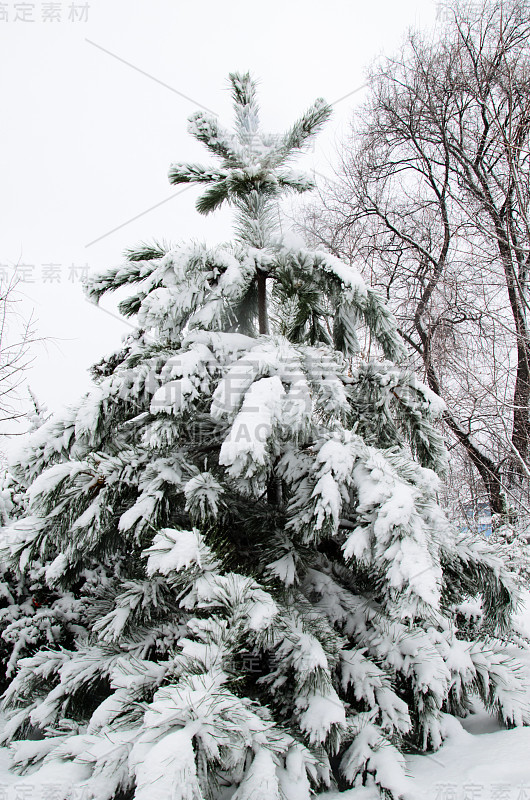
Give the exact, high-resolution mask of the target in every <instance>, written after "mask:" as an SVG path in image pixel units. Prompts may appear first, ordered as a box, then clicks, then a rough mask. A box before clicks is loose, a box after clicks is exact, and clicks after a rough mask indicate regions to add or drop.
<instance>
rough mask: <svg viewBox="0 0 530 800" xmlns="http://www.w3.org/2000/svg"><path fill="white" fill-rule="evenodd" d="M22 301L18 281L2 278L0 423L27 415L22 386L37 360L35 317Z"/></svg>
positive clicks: (0, 308)
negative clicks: (24, 312) (33, 352)
mask: <svg viewBox="0 0 530 800" xmlns="http://www.w3.org/2000/svg"><path fill="white" fill-rule="evenodd" d="M20 302H21V301H20V298H19V297H17V293H16V281H15V280H14V279H10V280H7V281H5V280H2V281H0V424H5V423H8V422H10V421H14V420H18V419H21V418H23V417H26V416H27V414H26V412H25V411H24V410H22V408H21V405H20V399H21V398H20V389H21V387H22V386H23V385H24V382H25V376H26V370H27V368H28V367H29V366H30V364H31V362H32V360H33V359H32V357H31V355H30V345H31V344H32V342H34V341H35V337H34V330H33V320H32V318H30V319H29V320H28V319H25V318H24V317H23V315H22V314H21V313H20V312H19V310H18V304H19V303H20ZM9 435H13V431H10V434H9Z"/></svg>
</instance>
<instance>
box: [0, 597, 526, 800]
mask: <svg viewBox="0 0 530 800" xmlns="http://www.w3.org/2000/svg"><path fill="white" fill-rule="evenodd" d="M517 625H518V630H519V631H520V632H521V633H522V634H524V635H526V636H527V637H530V592H525V595H524V597H523V604H522V606H521V609H520V611H519V613H518V615H517ZM510 649H511V650H512V651H513V653H514V655H517V656H518V657H519V658H521V657H522V659H523V660H524V661H525V662H526V663H528V665H529V666H530V650H527V651H522V650H519V651H518V652H515V651H516V648H510ZM447 719H448V734H449V735H448V738H447V739H446V741H445V743H444V745H443V747H441V748H440V750H438V751H437V752H436V753H433V754H429V755H415V756H408V757H407V766H408V771H409V774H410V779H411V791H410V794H409V796H408V797H407V798H406V800H530V727H528V728H515V729H513V730H503V729H501V728H500V727H499V725H498V724H497V721H496V720H495V719H493V718H492V717H491V716H490V715H488V714H487V713H486V712H485V711H484V710H483V709H480V708H479V707H478V706H477V708H476V710H475V712H474V713H473V714H472V715H471V716H470V717H468V718H467V719H465V720H461V721H459V720H457V719H454V718H449V717H448V718H447ZM9 762H10V756H9V751H8V750H7V749H6V748H0V800H86V794H84V793H83V790H82V789H81V788H80V787H78V788H76V789H72V784H73V783H75V782H76V781H82V780H83V778H85V777H86V772H85V770H86V768H83V767H82V766H81V765H74V764H64V763H59V762H50V763H48V764H45V765H44V766H43V767H42V768H41V769H40V770H38V771H37V772H34V773H33V774H30V775H24V776H19V775H15V774H13V772H11V771H10V770H9ZM319 800H378V797H377V792H375V791H374V790H373V789H364V788H363V789H350V790H349V791H347V792H324V793H323V794H320V795H319Z"/></svg>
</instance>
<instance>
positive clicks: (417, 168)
mask: <svg viewBox="0 0 530 800" xmlns="http://www.w3.org/2000/svg"><path fill="white" fill-rule="evenodd" d="M529 37H530V11H529V7H528V5H527V4H526V3H523V2H521V3H519V2H510V3H502V2H492V3H490V4H489V5H486V6H484V7H483V8H482V10H481V12H480V13H479V14H473V13H471V12H470V11H469V9H466V7H465V6H464V5H463V4H460V3H456V4H455V5H454V6H453V8H452V19H451V21H450V22H449V23H448V24H447V26H446V28H445V30H444V31H443V33H442V35H441V38H438V39H437V40H436V41H434V40H433V41H430V40H429V39H428V38H426V37H424V36H420V35H419V34H417V33H411V34H409V36H408V38H407V40H406V42H405V45H404V47H403V49H402V51H401V52H400V54H399V56H398V57H397V58H393V59H389V58H387V59H384V60H383V61H382V62H380V63H378V65H377V66H375V67H374V68H372V70H371V73H370V84H371V92H370V97H369V99H368V101H367V103H366V105H365V106H364V108H363V110H362V111H361V113H360V114H359V115H358V118H357V119H356V121H355V122H354V124H353V126H352V131H351V136H350V138H349V141H348V142H347V144H346V146H345V147H344V149H343V151H342V154H341V160H340V164H339V168H338V170H337V174H336V180H335V181H334V182H330V183H329V185H328V186H327V188H326V189H325V190H324V191H323V193H322V194H321V198H320V203H317V204H316V206H314V207H313V208H312V209H310V210H309V211H308V213H307V215H306V218H305V223H304V225H305V228H306V231H307V230H308V231H309V232H310V234H311V236H312V238H313V239H316V240H318V241H321V242H323V243H325V244H326V246H327V247H330V248H331V249H332V250H334V251H335V253H337V254H338V255H341V256H342V257H349V258H350V259H351V260H354V261H355V262H356V263H359V261H360V260H362V261H363V262H364V265H363V266H364V270H365V272H369V273H370V274H371V278H372V283H373V284H375V285H379V286H380V287H381V289H382V290H383V291H384V292H385V293H386V294H387V297H388V298H389V300H390V303H391V305H392V306H393V309H394V311H395V313H396V314H397V316H398V318H399V320H400V325H401V330H402V335H403V338H404V339H405V341H406V342H407V344H408V346H409V348H410V353H411V356H412V358H413V359H414V360H416V362H417V364H418V363H419V365H420V366H422V368H423V370H424V374H425V378H426V380H427V382H428V385H429V386H430V388H431V389H432V390H433V391H435V392H436V393H438V394H439V395H441V396H442V397H443V398H444V400H445V401H446V403H447V411H446V414H445V423H446V425H447V428H448V430H449V431H450V433H451V436H452V437H453V439H454V441H455V442H456V443H458V445H459V446H460V447H461V448H463V450H464V452H465V454H466V456H467V458H468V459H469V461H470V462H471V463H472V465H473V467H474V468H475V469H476V470H477V471H478V474H479V475H480V478H481V480H482V483H483V485H484V487H485V493H486V497H487V500H488V502H489V504H490V507H491V510H492V512H493V513H495V514H498V515H503V516H504V517H505V516H506V514H507V513H508V506H511V507H512V508H513V507H516V506H517V505H519V506H520V505H521V504H522V503H523V504H524V502H525V500H524V497H523V495H524V491H525V488H524V487H527V485H528V481H527V478H528V476H529V474H530V473H529V468H528V465H529V463H530V424H529V405H530V336H529V328H528V324H529V323H528V308H529V306H528V303H529V294H528V289H529V269H530V217H529V203H530V61H529V51H528V41H529Z"/></svg>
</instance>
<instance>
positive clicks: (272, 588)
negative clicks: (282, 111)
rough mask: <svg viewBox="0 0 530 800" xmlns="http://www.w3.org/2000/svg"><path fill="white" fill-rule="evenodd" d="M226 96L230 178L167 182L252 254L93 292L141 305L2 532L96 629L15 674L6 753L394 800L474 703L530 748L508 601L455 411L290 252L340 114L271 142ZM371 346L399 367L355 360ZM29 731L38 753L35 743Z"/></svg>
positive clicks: (349, 299) (331, 263) (201, 136)
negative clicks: (365, 792) (462, 628)
mask: <svg viewBox="0 0 530 800" xmlns="http://www.w3.org/2000/svg"><path fill="white" fill-rule="evenodd" d="M230 83H231V89H232V95H233V100H234V108H235V117H236V124H235V128H234V132H233V133H231V132H228V131H226V130H224V129H223V128H221V127H220V125H219V124H218V122H217V120H215V119H213V118H212V117H209V116H207V115H205V114H204V113H203V112H198V113H196V114H194V115H193V116H192V118H191V121H190V130H191V133H192V134H193V135H194V136H195V137H196V138H197V139H198V140H199V141H200V142H202V143H203V144H204V145H205V146H206V147H207V149H208V150H209V151H210V152H211V153H212V154H213V155H214V156H216V157H217V158H218V162H219V166H217V167H202V166H199V165H197V164H186V165H176V166H173V167H172V168H171V170H170V180H171V182H172V183H200V184H205V186H206V191H205V192H204V194H203V195H202V196H201V198H200V199H199V201H198V203H197V208H198V210H199V211H200V212H201V213H209V212H210V211H213V210H214V209H216V208H217V207H218V206H220V205H221V204H222V203H223V202H226V203H228V204H229V205H230V206H231V207H232V208H233V209H234V211H235V215H236V221H237V224H236V228H235V238H234V240H233V243H231V244H225V245H221V246H218V247H206V246H203V245H200V244H191V245H189V244H186V245H179V246H176V247H165V246H162V245H158V244H154V245H143V246H141V247H139V248H137V249H136V250H133V251H130V252H129V253H128V255H127V260H126V262H125V264H123V265H122V266H120V267H118V268H117V269H113V270H110V271H108V272H106V273H104V274H102V275H100V276H97V277H95V278H94V279H93V280H92V281H91V282H90V283H89V285H88V287H87V291H88V294H89V296H90V297H91V298H92V299H94V300H95V301H98V300H99V298H100V297H101V296H102V295H104V294H105V293H107V292H111V291H114V290H116V289H118V288H120V287H125V286H129V285H131V286H132V285H135V286H136V288H135V291H134V294H133V295H132V296H130V297H129V298H128V299H126V300H123V301H122V302H121V304H120V309H121V312H122V313H123V314H124V315H126V316H127V317H131V318H133V319H135V320H136V322H137V325H138V330H137V332H136V333H135V334H133V335H131V336H129V338H128V339H127V340H126V341H125V343H124V346H123V348H122V349H121V350H120V351H119V352H118V353H116V354H115V355H114V356H112V357H110V358H109V359H107V360H105V361H103V362H101V363H100V364H98V365H96V367H95V368H94V375H95V377H96V383H97V386H96V388H95V389H94V390H93V391H92V392H90V393H89V394H88V395H87V396H85V397H84V398H83V399H82V400H81V402H80V403H79V404H78V405H77V406H76V407H72V408H70V409H68V410H67V411H66V412H65V413H64V414H63V415H62V416H56V417H54V418H52V419H51V420H49V421H48V422H47V423H46V424H45V425H43V426H41V427H40V428H39V429H38V430H36V431H35V432H34V433H33V434H32V435H31V436H30V438H29V439H28V441H27V442H26V443H25V446H24V448H23V450H22V452H21V454H20V456H19V459H18V462H17V464H16V466H15V469H16V474H17V476H18V479H19V480H21V481H23V482H24V483H25V484H26V485H27V487H28V488H27V498H28V503H29V507H28V513H27V515H26V516H25V518H24V519H23V520H21V521H18V522H15V523H14V524H12V525H11V526H10V527H9V528H8V529H7V530H6V531H5V532H4V542H5V545H4V546H5V548H9V549H10V552H11V563H12V564H13V565H14V566H16V567H17V568H18V569H19V570H20V571H21V572H24V571H25V570H27V569H29V568H30V567H31V565H32V564H33V563H35V562H36V561H42V562H44V563H45V564H46V573H45V574H46V579H47V581H48V585H49V587H50V589H60V590H61V591H62V592H66V591H68V592H70V593H71V595H72V597H74V598H77V599H79V598H82V599H83V603H84V612H83V615H84V616H83V624H82V625H80V626H79V629H78V632H77V634H75V640H74V642H63V643H62V644H61V645H58V644H56V645H55V646H54V645H53V644H52V645H49V646H47V647H42V648H40V649H38V650H37V651H36V652H35V653H34V654H33V655H32V656H31V657H29V658H25V659H22V661H21V662H20V664H19V669H18V672H17V674H16V676H15V678H14V679H13V681H12V682H11V684H10V686H9V688H8V690H7V692H6V696H5V707H6V708H7V709H10V710H11V713H12V717H11V719H10V720H9V721H8V723H7V728H6V732H5V734H4V741H11V742H12V743H13V750H14V763H15V764H16V765H17V766H18V768H19V769H20V770H22V771H23V770H24V769H29V768H30V767H32V766H34V765H35V764H37V763H38V762H39V760H41V759H46V760H47V761H50V760H59V761H74V762H77V763H78V764H79V765H80V769H82V770H83V774H82V776H81V777H82V779H83V781H84V784H83V786H84V789H85V791H86V792H87V795H86V796H87V797H93V798H97V800H110V798H118V797H120V798H121V797H127V798H129V797H131V798H132V797H134V798H136V800H162V799H163V800H166V798H168V797H171V798H173V800H214V798H215V800H217V799H218V798H221V799H224V800H275V799H276V800H280V799H281V800H309V798H310V797H311V796H313V793H314V792H315V791H318V790H319V789H322V788H325V787H326V786H329V785H331V786H334V787H337V786H338V787H339V788H343V787H346V786H352V785H355V786H358V785H362V784H368V785H376V786H377V787H379V790H380V792H381V794H382V795H386V796H390V797H393V798H398V797H401V796H402V794H403V792H404V791H405V789H406V778H405V776H404V770H403V764H404V759H403V755H402V752H403V751H404V750H407V749H410V748H411V747H414V748H420V749H428V748H437V747H438V746H439V745H440V743H441V741H442V739H443V737H444V731H445V729H446V717H445V715H446V713H463V714H465V713H466V710H467V709H468V708H469V706H470V700H471V698H472V696H473V695H476V694H478V695H479V696H480V697H481V698H482V700H483V701H484V703H486V705H487V706H488V708H491V709H492V710H493V711H495V712H496V713H497V714H498V715H499V716H500V717H501V718H502V719H503V720H504V721H505V723H506V724H507V725H519V724H524V723H526V722H527V721H528V719H529V711H528V706H527V695H526V690H525V680H524V678H523V676H522V675H521V673H520V668H519V667H518V666H517V664H516V663H514V662H513V661H512V660H511V659H510V658H509V657H508V656H507V654H506V652H505V650H504V645H505V643H506V641H507V640H510V638H511V636H512V629H511V623H510V614H511V611H512V608H513V603H514V586H513V583H512V578H511V575H510V573H509V572H508V571H507V570H506V569H505V568H504V566H503V563H502V561H501V560H500V559H499V558H498V557H497V556H496V555H495V553H494V552H493V551H492V550H491V549H490V548H488V547H487V546H486V545H485V544H483V543H480V542H478V541H476V540H473V539H472V538H470V537H465V536H462V535H459V534H458V533H456V532H455V531H454V530H452V529H451V527H450V525H449V524H448V522H447V520H446V517H445V516H444V514H443V512H442V510H441V509H440V507H439V506H438V504H437V501H436V491H437V485H438V479H437V477H436V474H435V472H434V471H433V469H438V468H440V467H441V466H442V462H443V459H444V450H443V443H442V441H441V439H440V436H439V434H438V432H437V430H436V427H435V424H434V423H435V419H436V417H437V416H438V415H439V414H440V413H441V411H442V406H441V403H440V401H439V399H438V398H437V397H435V396H434V395H433V394H432V393H431V392H430V391H429V390H428V389H426V388H425V387H424V386H423V385H422V384H421V383H420V382H418V381H417V380H416V378H415V377H414V376H413V375H411V374H409V373H408V372H407V371H406V370H404V369H402V368H400V367H399V366H395V362H396V361H399V358H400V357H401V354H402V348H401V344H400V340H399V336H398V334H397V332H396V326H395V322H394V319H393V318H392V316H391V315H390V314H389V313H388V311H387V310H386V308H385V306H384V304H383V303H382V301H381V300H380V298H379V296H378V295H377V293H376V292H375V291H374V290H373V289H371V288H370V287H369V286H367V285H366V284H365V282H364V281H363V279H362V278H361V276H360V275H359V274H358V273H357V272H356V270H355V269H354V268H353V267H352V266H349V265H347V264H344V263H341V262H340V261H339V260H337V259H336V258H334V257H333V256H331V255H329V254H328V253H326V252H322V251H309V250H307V249H305V248H304V246H303V244H301V243H296V242H294V241H293V238H292V237H291V238H288V237H287V238H286V237H282V235H281V233H280V231H279V230H278V228H277V221H278V200H279V198H280V197H281V196H282V195H283V194H284V193H285V192H288V191H295V192H303V191H305V190H307V189H310V188H311V186H312V183H311V181H310V180H309V179H308V178H307V177H306V176H304V175H302V174H300V173H298V172H295V171H294V170H293V169H292V168H291V166H290V161H291V159H292V156H293V155H294V154H296V153H297V152H299V151H301V150H303V148H304V146H305V145H306V143H307V142H308V141H309V139H310V138H311V137H312V136H313V135H314V134H315V133H316V131H318V129H319V128H320V127H321V126H322V124H323V123H324V121H325V120H326V119H327V118H328V116H329V114H330V109H329V107H328V106H327V105H326V104H325V103H324V102H323V101H321V100H320V101H317V102H316V103H315V104H314V106H313V107H312V108H310V109H309V111H307V112H306V114H304V116H303V117H302V118H301V119H300V120H299V121H298V122H297V123H296V124H294V125H293V127H292V128H291V129H290V130H289V131H288V132H287V133H286V134H285V135H283V136H279V137H278V136H269V135H266V134H263V133H262V132H261V131H260V128H259V118H258V106H257V102H256V92H255V84H254V82H253V81H252V80H251V78H250V77H249V75H239V74H235V75H231V76H230ZM363 329H364V330H365V331H367V332H368V333H369V336H370V338H371V340H372V341H373V342H377V343H378V346H379V347H380V350H381V354H382V357H383V356H384V358H385V359H387V360H383V358H381V359H380V360H378V361H372V362H370V363H363V362H362V361H361V360H360V356H359V341H358V336H357V330H363ZM96 574H97V575H99V576H100V578H101V580H100V582H99V583H98V581H96V580H94V575H96ZM471 597H473V598H476V597H478V598H480V600H481V603H482V616H481V617H480V621H479V622H477V624H476V626H475V628H472V627H471V628H470V627H469V626H468V628H467V632H468V634H469V631H470V630H471V631H472V638H470V639H465V638H463V637H462V635H461V634H459V631H458V629H457V627H456V625H455V622H454V619H455V618H456V616H455V613H454V609H455V607H456V606H457V605H458V604H461V603H462V602H463V601H464V600H466V598H471ZM30 726H31V727H33V728H34V729H35V728H37V729H39V730H40V731H41V732H42V734H43V739H42V741H36V742H34V741H33V742H27V741H22V742H20V741H19V740H20V739H24V736H25V735H26V732H27V730H28V728H29V727H30Z"/></svg>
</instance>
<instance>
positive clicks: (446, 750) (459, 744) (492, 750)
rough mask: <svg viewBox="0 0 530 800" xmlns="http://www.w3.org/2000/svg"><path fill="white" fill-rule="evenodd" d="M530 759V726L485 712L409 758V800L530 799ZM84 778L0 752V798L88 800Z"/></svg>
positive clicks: (369, 799) (327, 796)
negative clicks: (505, 723) (506, 725)
mask: <svg viewBox="0 0 530 800" xmlns="http://www.w3.org/2000/svg"><path fill="white" fill-rule="evenodd" d="M529 756H530V728H516V729H514V730H509V731H508V730H500V729H499V727H498V725H497V723H496V722H495V720H493V719H492V718H491V717H490V716H488V714H486V712H484V711H477V713H475V714H474V715H473V716H471V717H469V718H468V719H467V720H463V721H462V723H461V722H459V721H458V720H456V719H454V720H452V722H451V725H450V734H449V738H448V739H447V740H446V742H445V744H444V745H443V747H442V748H441V749H440V750H438V752H436V753H434V754H432V755H417V756H408V757H407V764H408V767H409V771H410V776H411V793H410V795H409V796H408V798H407V800H530V758H529ZM83 777H84V776H83V775H81V774H80V770H79V767H75V766H74V765H72V764H70V765H66V764H59V763H53V762H52V763H50V764H47V765H45V766H44V767H43V768H42V769H40V770H39V771H38V772H36V773H33V774H32V775H24V776H22V777H21V776H18V775H14V774H13V773H12V772H10V771H9V752H8V750H7V749H5V748H0V800H65V799H66V798H68V800H86V795H84V794H83V791H82V789H80V788H77V789H76V790H73V791H72V789H71V785H72V783H73V782H74V781H75V780H76V779H77V780H79V779H81V780H82V778H83ZM319 800H378V798H377V793H376V792H375V791H374V790H372V789H351V790H349V791H347V792H342V793H338V792H325V793H323V794H321V795H319Z"/></svg>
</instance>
